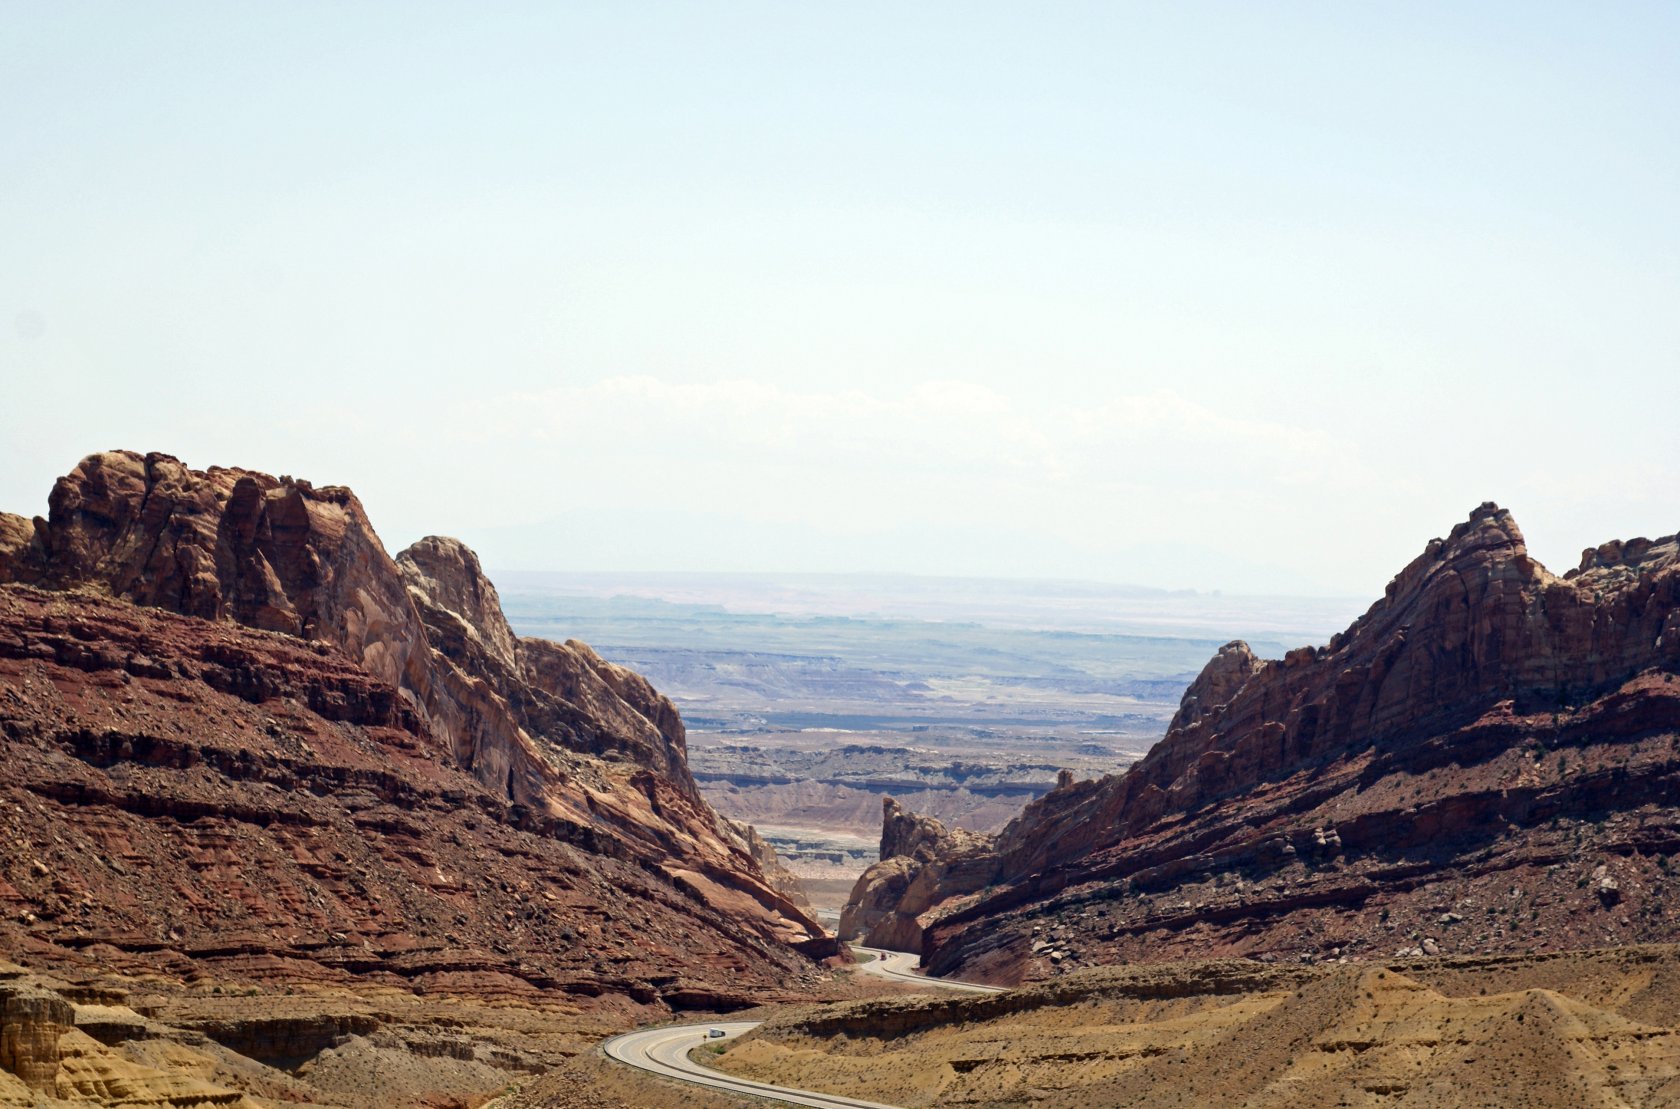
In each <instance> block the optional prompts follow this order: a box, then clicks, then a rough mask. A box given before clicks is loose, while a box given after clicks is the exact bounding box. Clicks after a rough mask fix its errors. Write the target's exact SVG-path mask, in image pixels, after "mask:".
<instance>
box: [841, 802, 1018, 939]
mask: <svg viewBox="0 0 1680 1109" xmlns="http://www.w3.org/2000/svg"><path fill="white" fill-rule="evenodd" d="M881 809H882V813H881V857H880V861H879V862H876V863H875V864H874V865H872V866H870V867H869V869H867V870H865V871H864V872H863V873H862V874H861V875H859V877H858V880H857V884H856V885H854V886H853V887H852V892H851V894H850V895H849V896H848V897H847V899H846V907H845V910H844V911H843V912H842V913H841V915H840V938H841V939H845V940H861V941H862V942H863V943H865V944H867V945H869V946H870V947H883V948H887V949H888V950H892V951H919V950H921V944H922V928H923V923H924V922H923V919H922V916H923V914H924V913H927V912H928V911H929V910H931V909H933V908H934V907H935V906H936V905H943V904H947V903H948V902H949V901H950V900H951V899H952V898H960V897H962V896H963V895H965V894H970V893H975V892H977V891H979V890H980V889H983V888H984V887H985V886H986V885H987V884H988V882H989V881H990V879H991V869H992V867H991V862H992V860H991V854H990V848H991V846H992V840H991V837H990V836H985V835H981V834H979V833H977V832H969V831H966V830H964V829H962V828H951V829H947V828H946V827H945V826H944V825H943V824H941V823H940V822H939V821H937V820H935V819H933V818H932V817H931V816H921V815H918V814H916V813H912V812H908V811H906V810H905V809H904V808H903V806H901V805H900V804H899V803H898V802H897V801H895V800H894V799H893V798H891V797H886V798H883V799H882V801H881Z"/></svg>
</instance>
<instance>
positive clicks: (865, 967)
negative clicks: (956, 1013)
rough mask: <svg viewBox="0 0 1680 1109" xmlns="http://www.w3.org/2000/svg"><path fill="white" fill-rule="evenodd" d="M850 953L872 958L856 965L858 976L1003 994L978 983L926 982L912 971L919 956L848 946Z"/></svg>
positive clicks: (965, 990) (999, 989)
mask: <svg viewBox="0 0 1680 1109" xmlns="http://www.w3.org/2000/svg"><path fill="white" fill-rule="evenodd" d="M852 950H853V951H855V952H857V953H858V954H860V955H873V956H875V957H874V958H873V959H871V960H869V962H867V963H860V964H858V968H857V969H858V973H859V974H873V975H874V976H875V977H877V978H886V979H890V980H891V981H894V982H911V983H914V984H915V985H918V986H938V987H940V988H941V989H946V990H960V991H962V992H963V993H1003V992H1004V987H1002V986H982V985H981V984H980V983H978V982H959V981H957V980H956V979H955V978H929V977H928V976H927V975H925V974H923V973H922V972H921V971H919V970H917V969H916V964H917V963H919V962H921V961H922V958H921V956H920V955H912V954H911V953H909V952H908V951H885V950H882V949H881V948H879V947H859V946H858V945H857V944H853V945H852Z"/></svg>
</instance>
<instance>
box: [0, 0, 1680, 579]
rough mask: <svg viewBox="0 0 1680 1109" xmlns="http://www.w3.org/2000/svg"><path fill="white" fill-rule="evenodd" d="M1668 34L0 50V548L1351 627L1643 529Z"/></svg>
mask: <svg viewBox="0 0 1680 1109" xmlns="http://www.w3.org/2000/svg"><path fill="white" fill-rule="evenodd" d="M1677 13H1680V8H1676V7H1675V6H1674V5H1671V4H1651V5H1641V4H1635V3H1619V4H1615V5H1589V4H1584V3H1583V4H1572V5H1552V4H1544V3H1532V2H1523V3H1509V4H1495V3H1482V4H1462V3H1451V4H1440V5H1430V4H1423V3H1404V4H1401V3H1396V4H1387V5H1383V4H1343V3H1323V4H1312V5H1294V4H1256V3H1233V4H1230V5H1217V4H1192V3H1183V4H1179V3H1174V4H1165V3H1151V4H1145V5H1136V6H1128V5H1122V4H1115V3H1100V4H1089V5H1084V4H1025V3H1017V4H1008V5H1003V4H980V3H967V2H965V3H951V4H934V3H924V4H914V5H906V4H901V3H893V4H879V5H876V4H859V3H854V4H788V3H765V4H726V3H718V4H708V3H681V4H670V5H664V4H649V3H631V2H626V0H615V2H613V3H604V4H532V5H529V6H525V5H513V4H489V5H468V4H451V5H436V6H430V5H421V4H416V3H408V2H405V3H400V4H390V5H384V4H372V3H358V4H339V3H334V4H320V5H310V4H302V3H287V4H269V5H253V4H229V3H224V2H221V0H218V2H216V3H206V4H181V3H147V4H135V3H127V2H124V3H113V4H80V3H69V2H57V0H55V2H52V3H45V2H35V0H31V2H28V3H19V2H16V0H4V2H0V463H3V465H0V507H4V508H7V509H10V510H12V511H21V512H26V513H35V512H42V511H44V510H45V501H46V494H47V490H48V489H49V487H50V485H51V483H52V480H53V479H54V477H55V476H57V475H58V474H61V473H63V472H64V471H66V470H67V469H69V468H70V467H71V466H72V465H73V464H74V463H75V461H76V460H77V459H78V458H80V457H81V456H82V455H84V454H86V453H88V452H90V451H93V450H96V449H102V448H107V447H116V446H125V447H132V448H134V449H138V450H166V451H169V452H170V453H173V454H177V455H179V456H181V457H182V458H184V459H185V460H186V461H188V462H189V463H191V464H193V465H197V466H206V465H211V464H235V465H245V466H248V467H253V468H261V469H266V470H269V471H272V472H284V473H291V474H296V475H298V476H304V477H308V478H311V479H312V480H314V481H316V482H317V483H329V482H330V483H342V484H348V485H350V486H352V487H353V488H355V489H356V490H357V492H358V493H359V494H360V495H361V497H362V499H363V501H364V503H365V504H366V505H367V507H368V509H369V511H370V513H371V514H372V516H373V518H374V522H375V524H376V525H377V526H378V527H379V528H380V530H381V532H382V534H383V535H384V537H385V539H386V542H387V543H388V544H389V545H390V546H391V547H392V548H393V549H395V548H397V547H400V546H402V545H405V544H406V543H408V542H410V541H411V540H412V539H414V538H416V537H418V536H420V535H422V534H425V533H428V532H444V533H451V534H455V535H459V536H461V537H462V538H464V539H466V540H467V541H468V542H469V543H472V544H473V545H475V546H476V547H478V548H479V549H480V551H481V552H482V553H483V555H484V556H485V560H486V562H487V563H488V564H489V565H490V566H492V567H493V568H494V567H503V568H515V567H517V568H565V569H576V570H595V569H704V570H727V569H741V570H771V571H775V570H815V571H827V570H836V571H849V570H893V571H909V572H922V573H939V574H959V575H965V574H976V575H1000V576H1026V577H1057V576H1074V577H1088V578H1096V579H1103V580H1110V581H1133V582H1139V583H1144V584H1154V585H1167V586H1195V587H1200V588H1207V589H1212V588H1223V589H1226V590H1267V591H1278V590H1282V591H1292V592H1295V591H1303V590H1306V591H1315V592H1334V593H1351V594H1354V595H1360V596H1367V595H1373V594H1375V593H1377V592H1379V591H1380V590H1381V588H1382V586H1383V584H1384V583H1385V582H1386V581H1387V579H1388V577H1389V576H1390V575H1391V574H1392V573H1393V572H1395V571H1396V570H1398V569H1399V568H1400V566H1401V565H1402V564H1403V563H1405V562H1406V561H1407V560H1408V559H1410V558H1411V557H1412V556H1413V555H1415V554H1416V553H1417V552H1418V551H1419V550H1421V548H1422V547H1423V545H1424V543H1425V542H1426V541H1427V540H1428V539H1429V538H1430V537H1431V536H1434V535H1439V534H1444V533H1445V532H1446V530H1447V529H1448V528H1450V527H1451V526H1452V524H1453V523H1454V522H1456V521H1457V520H1459V519H1461V518H1462V517H1463V516H1464V515H1465V513H1466V512H1467V511H1468V510H1469V509H1470V508H1471V507H1472V506H1474V505H1475V504H1476V503H1478V502H1480V501H1482V500H1484V499H1494V500H1498V501H1500V502H1501V503H1503V504H1505V505H1507V506H1508V507H1510V508H1511V509H1512V510H1513V511H1514V512H1515V513H1516V515H1517V518H1518V520H1519V521H1520V522H1521V523H1522V525H1523V526H1524V528H1525V530H1526V532H1527V534H1528V537H1529V539H1530V542H1531V546H1532V548H1533V549H1534V550H1535V552H1536V553H1537V554H1538V555H1539V556H1540V557H1541V558H1542V559H1543V560H1545V561H1547V562H1548V564H1550V565H1552V567H1553V568H1554V569H1556V570H1559V571H1561V570H1563V569H1566V568H1567V567H1569V566H1571V565H1573V564H1574V562H1575V560H1576V559H1577V558H1578V557H1579V553H1580V550H1581V548H1582V547H1584V546H1587V545H1589V544H1596V543H1598V542H1600V541H1602V540H1604V539H1608V538H1611V537H1614V536H1622V537H1626V536H1631V535H1634V534H1646V535H1655V534H1659V533H1662V534H1666V533H1671V532H1673V531H1675V530H1677V529H1680V445H1677V436H1676V434H1675V423H1676V417H1677V413H1680V404H1677V403H1676V402H1677V401H1680V203H1677V202H1676V198H1677V197H1680V65H1677V63H1676V58H1677V57H1680V14H1677Z"/></svg>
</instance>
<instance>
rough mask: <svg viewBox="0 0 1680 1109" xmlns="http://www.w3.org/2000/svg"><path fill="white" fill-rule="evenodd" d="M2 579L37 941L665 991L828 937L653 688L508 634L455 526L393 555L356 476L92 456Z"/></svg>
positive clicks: (21, 869) (201, 963)
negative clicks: (345, 485)
mask: <svg viewBox="0 0 1680 1109" xmlns="http://www.w3.org/2000/svg"><path fill="white" fill-rule="evenodd" d="M0 571H3V572H4V574H5V575H6V576H7V577H9V578H10V579H11V580H12V581H13V582H14V583H16V584H12V585H9V586H3V587H0V734H4V736H5V738H6V740H7V748H8V751H9V753H11V754H12V755H13V757H12V758H10V759H9V760H8V763H7V766H6V768H5V770H4V771H3V772H0V792H4V793H6V794H7V795H9V796H10V797H11V798H12V799H14V801H15V802H16V804H15V805H14V807H13V808H12V809H11V815H9V816H6V817H4V819H7V820H10V821H12V822H13V823H14V825H15V827H14V828H13V829H12V831H13V832H14V833H15V834H16V836H17V837H18V838H17V839H15V840H12V841H9V842H16V843H19V844H25V845H33V846H31V847H29V849H28V850H27V851H20V852H18V853H15V854H14V856H13V857H10V858H6V859H0V908H5V910H6V912H7V914H8V917H9V923H8V924H7V925H5V926H3V928H4V929H9V930H12V932H13V935H14V936H15V937H16V938H17V941H18V942H19V943H21V944H23V945H24V947H23V949H26V950H31V951H35V952H37V953H40V954H42V956H43V957H44V958H51V959H59V958H63V959H69V960H71V961H74V960H76V959H77V958H79V957H83V955H84V954H85V953H87V952H94V953H95V955H94V958H95V960H96V961H97V960H104V961H107V962H111V963H115V964H121V965H127V966H132V967H134V968H135V969H136V970H137V971H139V970H143V971H145V972H147V973H150V972H155V971H160V970H161V971H163V972H165V973H204V972H205V970H203V969H202V968H204V967H207V966H213V967H215V968H216V969H215V971H214V972H215V973H217V974H227V975H233V976H239V975H255V976H258V977H263V976H278V977H280V978H282V979H285V978H288V977H291V978H298V979H302V980H313V979H322V980H326V981H339V980H345V979H348V980H374V981H391V982H404V983H409V984H418V985H421V986H424V987H425V988H440V987H441V988H468V989H471V990H473V991H476V992H480V993H487V994H494V993H495V992H496V991H497V990H499V989H511V990H513V991H515V992H518V991H523V990H527V989H532V988H534V989H538V990H542V989H561V990H566V991H569V992H572V993H574V994H575V995H577V996H589V995H594V994H601V993H603V992H606V993H613V992H618V993H623V994H626V995H628V996H631V997H633V998H636V999H637V1000H641V1001H657V1000H659V999H661V998H664V999H666V1000H667V1001H669V1002H670V1003H672V1004H677V1005H683V1004H687V1003H689V1001H691V1000H692V999H694V998H697V997H709V998H714V999H717V1000H719V1001H720V1002H722V1003H728V999H729V998H730V997H740V996H742V994H743V991H745V990H747V989H748V988H749V984H750V983H752V982H753V981H754V980H756V979H759V978H760V977H762V983H763V984H764V985H766V986H768V985H770V984H772V983H775V982H778V981H779V982H784V983H785V982H790V981H797V980H798V978H799V976H800V975H801V974H804V973H806V970H804V969H801V968H808V967H809V964H808V963H806V962H805V960H806V959H807V958H811V957H818V958H820V957H825V956H828V955H832V954H834V953H835V951H836V944H835V942H834V941H833V939H832V938H830V937H828V936H826V935H825V934H824V933H823V931H822V929H821V928H820V927H819V926H818V925H816V924H815V922H814V921H813V920H812V919H811V918H810V917H809V916H808V915H807V914H806V913H805V912H804V911H803V910H802V909H801V908H800V907H799V906H798V905H796V904H795V903H794V902H793V901H791V900H790V899H789V898H788V897H787V896H786V895H784V894H783V893H782V892H781V891H779V890H778V889H776V888H775V887H774V886H773V884H772V883H771V882H770V881H768V880H767V878H766V876H765V874H764V872H763V870H762V868H761V866H760V864H759V863H758V862H757V861H756V860H755V858H754V857H753V855H752V853H751V851H750V847H749V846H748V845H747V844H745V843H744V842H742V841H741V837H739V836H738V835H737V834H735V833H733V832H732V831H730V830H729V829H727V828H726V827H725V826H724V825H723V823H722V822H721V820H720V818H718V817H717V816H716V814H715V813H713V812H712V811H711V810H710V808H709V807H708V806H706V804H705V803H704V802H703V801H702V800H701V799H700V796H699V793H698V791H697V789H696V788H695V786H694V782H693V780H692V778H691V777H690V776H689V774H688V771H687V766H686V761H685V740H684V735H683V728H682V722H681V720H680V718H679V716H678V714H677V712H676V710H675V708H674V707H673V706H672V705H671V704H670V702H669V701H667V700H666V699H665V698H663V697H661V696H660V695H659V694H658V693H656V692H655V691H654V690H653V689H652V688H651V687H650V686H649V685H648V684H647V683H646V682H645V681H644V680H642V679H641V678H640V677H639V676H638V675H636V674H634V673H632V672H630V671H628V670H625V669H623V668H621V667H617V666H614V665H612V664H610V663H608V662H605V661H604V660H602V659H601V658H600V657H599V656H597V655H595V653H594V652H593V651H591V650H589V648H588V647H586V646H584V645H583V644H580V643H575V642H571V643H565V644H559V643H550V642H547V641H543V640H529V639H524V640H522V639H520V638H518V637H517V636H515V635H513V633H512V631H511V629H510V628H509V627H508V625H507V622H506V620H505V618H504V617H503V615H502V612H501V607H500V603H499V601H498V599H497V597H496V592H495V589H494V587H493V586H491V584H490V583H489V581H488V580H487V579H486V578H485V576H484V574H483V572H482V570H481V569H480V567H479V564H478V560H477V558H476V557H475V556H474V555H473V553H472V552H471V551H470V550H468V549H467V548H466V547H465V546H464V545H462V544H460V543H459V542H457V541H455V540H450V539H442V538H429V539H425V540H422V541H421V542H419V543H417V544H415V545H414V546H413V547H411V548H410V549H409V550H407V551H405V552H403V553H402V554H400V555H399V556H398V557H397V558H396V559H392V558H390V557H388V556H387V555H386V554H385V551H384V548H383V547H382V546H381V544H380V543H379V540H378V538H377V537H376V536H375V535H374V533H373V531H372V528H371V526H370V525H369V524H368V522H367V518H366V515H365V513H364V512H363V511H362V508H361V506H360V504H359V502H357V500H356V498H355V497H354V496H353V495H352V494H351V493H350V492H349V491H348V490H345V489H342V488H337V487H323V488H317V487H314V486H311V485H310V484H309V483H307V482H302V481H297V480H294V479H291V478H278V479H276V478H273V477H269V476H267V475H263V474H256V473H252V472H249V471H243V470H227V469H211V470H208V471H202V472H201V471H195V470H191V469H189V468H187V467H185V466H184V465H182V464H181V463H180V462H178V461H177V460H175V459H173V458H170V457H168V456H166V455H155V454H154V455H148V456H144V457H142V456H140V455H135V454H131V453H127V452H111V453H107V454H103V455H95V456H92V457H90V458H88V459H86V460H84V461H83V462H82V463H81V465H79V466H78V467H77V468H76V469H75V470H74V471H73V472H72V473H71V474H70V475H68V476H66V477H65V478H63V479H61V480H60V481H59V483H58V484H57V486H56V487H55V488H54V490H53V494H52V497H51V499H50V512H49V515H48V517H46V518H44V519H42V518H36V519H35V520H32V521H29V520H23V519H22V518H20V517H15V516H4V517H0ZM72 843H73V844H74V847H73V848H72V846H71V844H72ZM112 859H115V860H117V861H116V863H115V864H114V865H108V860H112ZM124 860H128V861H124ZM37 867H44V868H46V872H45V874H42V873H37V871H36V868H37ZM182 910H188V911H182ZM796 952H797V953H796ZM194 967H199V968H201V969H198V970H194V969H193V968H194Z"/></svg>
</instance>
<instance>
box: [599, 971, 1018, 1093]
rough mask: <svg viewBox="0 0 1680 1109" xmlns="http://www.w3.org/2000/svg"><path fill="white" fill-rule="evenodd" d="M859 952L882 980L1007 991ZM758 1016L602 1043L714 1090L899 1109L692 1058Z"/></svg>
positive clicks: (613, 1055) (612, 1055) (640, 1064)
mask: <svg viewBox="0 0 1680 1109" xmlns="http://www.w3.org/2000/svg"><path fill="white" fill-rule="evenodd" d="M852 950H853V951H856V952H858V953H859V954H865V955H873V956H874V958H873V959H871V960H870V961H869V962H867V963H862V964H859V966H858V968H857V969H858V971H859V972H860V973H863V974H872V975H874V976H875V977H877V978H886V979H889V980H891V981H895V982H905V981H908V982H914V983H915V984H917V985H923V986H938V987H941V988H944V989H948V990H961V991H963V992H965V993H1002V992H1003V989H1002V987H999V986H982V985H979V984H978V983H975V982H956V981H952V980H951V979H947V978H929V977H927V976H926V975H924V974H922V973H921V972H920V971H918V970H916V969H915V966H916V963H917V962H918V957H917V956H915V955H910V954H906V953H905V952H903V951H883V950H881V949H879V948H874V947H853V948H852ZM758 1025H759V1022H758V1021H756V1020H731V1021H711V1022H709V1023H707V1024H684V1025H675V1026H670V1027H666V1028H650V1029H647V1030H646V1031H644V1032H626V1033H625V1034H624V1035H622V1036H614V1037H613V1038H612V1039H610V1040H608V1041H607V1042H606V1043H604V1044H602V1045H601V1050H602V1051H604V1052H606V1054H607V1057H608V1058H609V1059H616V1060H618V1061H619V1062H621V1063H628V1064H629V1065H630V1066H632V1067H636V1068H638V1069H640V1070H645V1071H648V1072H650V1073H653V1074H657V1075H660V1076H661V1077H664V1078H674V1079H676V1080H677V1081H679V1082H692V1083H694V1084H695V1085H697V1086H709V1087H711V1088H712V1089H714V1090H723V1091H725V1092H728V1093H732V1094H747V1095H750V1096H753V1097H761V1098H767V1099H768V1100H770V1101H780V1102H783V1103H785V1104H787V1105H807V1106H814V1107H815V1109H897V1107H896V1106H892V1105H887V1104H884V1103H883V1102H879V1101H859V1100H858V1099H857V1098H851V1097H841V1096H840V1095H838V1094H824V1093H818V1092H817V1091H815V1090H796V1089H793V1088H791V1087H788V1086H772V1085H770V1084H769V1083H766V1082H752V1081H749V1080H748V1079H745V1078H735V1077H734V1076H732V1075H728V1074H724V1073H723V1072H721V1071H715V1070H712V1069H711V1068H710V1067H707V1066H704V1065H702V1064H700V1063H696V1062H694V1061H693V1060H691V1059H690V1058H689V1057H688V1053H689V1052H690V1051H693V1050H694V1049H695V1048H696V1047H699V1046H700V1045H701V1044H703V1043H708V1042H723V1041H725V1040H732V1039H734V1038H735V1037H736V1036H740V1035H742V1034H744V1033H746V1032H750V1031H752V1030H753V1029H754V1028H757V1027H758ZM714 1030H715V1031H719V1032H722V1033H723V1035H722V1036H712V1035H711V1032H712V1031H714Z"/></svg>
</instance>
